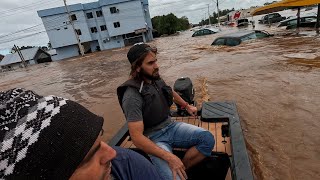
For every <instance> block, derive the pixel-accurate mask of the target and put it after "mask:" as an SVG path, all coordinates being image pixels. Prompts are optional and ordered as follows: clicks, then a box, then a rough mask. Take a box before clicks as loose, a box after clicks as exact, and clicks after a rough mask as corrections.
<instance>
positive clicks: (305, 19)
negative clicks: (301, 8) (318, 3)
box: [278, 15, 317, 29]
mask: <svg viewBox="0 0 320 180" xmlns="http://www.w3.org/2000/svg"><path fill="white" fill-rule="evenodd" d="M316 24H317V16H316V15H306V16H301V17H300V27H315V26H316ZM297 25H298V17H297V16H296V17H291V18H290V19H286V20H284V21H281V22H280V24H279V26H278V27H282V26H287V29H292V28H296V27H297Z"/></svg>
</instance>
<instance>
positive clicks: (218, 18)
mask: <svg viewBox="0 0 320 180" xmlns="http://www.w3.org/2000/svg"><path fill="white" fill-rule="evenodd" d="M217 11H218V26H219V27H220V15H219V0H217Z"/></svg>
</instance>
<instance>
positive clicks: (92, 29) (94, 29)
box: [90, 27, 98, 33]
mask: <svg viewBox="0 0 320 180" xmlns="http://www.w3.org/2000/svg"><path fill="white" fill-rule="evenodd" d="M90 30H91V33H97V32H98V29H97V27H91V28H90Z"/></svg>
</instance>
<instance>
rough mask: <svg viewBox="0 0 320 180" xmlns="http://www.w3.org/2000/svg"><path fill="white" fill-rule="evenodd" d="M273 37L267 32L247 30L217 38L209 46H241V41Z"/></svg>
mask: <svg viewBox="0 0 320 180" xmlns="http://www.w3.org/2000/svg"><path fill="white" fill-rule="evenodd" d="M270 36H273V35H272V34H269V33H268V32H267V31H260V30H247V31H239V32H236V33H232V34H228V35H225V36H221V37H218V38H217V39H215V40H214V41H213V43H212V44H211V45H214V46H237V45H239V44H241V43H242V42H243V41H247V40H251V39H260V38H266V37H270Z"/></svg>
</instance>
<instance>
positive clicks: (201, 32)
mask: <svg viewBox="0 0 320 180" xmlns="http://www.w3.org/2000/svg"><path fill="white" fill-rule="evenodd" d="M217 32H219V30H218V29H215V28H203V29H199V30H197V31H196V32H194V33H193V34H192V37H195V36H204V35H209V34H215V33H217Z"/></svg>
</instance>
